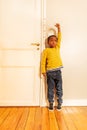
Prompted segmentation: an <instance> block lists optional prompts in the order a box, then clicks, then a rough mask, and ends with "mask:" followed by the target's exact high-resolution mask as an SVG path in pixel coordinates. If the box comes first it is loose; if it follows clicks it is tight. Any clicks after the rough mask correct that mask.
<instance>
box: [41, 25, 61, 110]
mask: <svg viewBox="0 0 87 130" xmlns="http://www.w3.org/2000/svg"><path fill="white" fill-rule="evenodd" d="M55 26H56V28H57V29H58V38H57V37H56V36H55V35H51V36H49V37H48V45H49V48H46V49H45V50H44V51H43V54H42V59H41V73H42V75H43V76H44V77H46V76H47V85H48V101H49V110H53V102H54V100H53V99H54V87H55V88H56V95H57V102H58V105H57V109H58V110H60V109H61V105H62V95H63V90H62V75H61V68H62V67H63V64H62V61H61V57H60V42H61V30H60V25H59V24H58V23H57V24H56V25H55Z"/></svg>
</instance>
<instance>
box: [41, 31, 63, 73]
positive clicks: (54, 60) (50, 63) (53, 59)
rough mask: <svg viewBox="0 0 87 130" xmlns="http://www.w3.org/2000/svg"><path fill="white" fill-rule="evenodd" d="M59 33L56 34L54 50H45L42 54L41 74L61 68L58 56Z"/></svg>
mask: <svg viewBox="0 0 87 130" xmlns="http://www.w3.org/2000/svg"><path fill="white" fill-rule="evenodd" d="M60 43H61V33H60V32H59V33H58V42H57V45H56V47H55V48H46V49H44V51H43V53H42V59H41V73H46V71H48V70H53V69H56V68H60V67H62V66H63V64H62V60H61V56H60Z"/></svg>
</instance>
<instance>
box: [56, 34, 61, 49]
mask: <svg viewBox="0 0 87 130" xmlns="http://www.w3.org/2000/svg"><path fill="white" fill-rule="evenodd" d="M60 46H61V32H59V33H58V42H57V47H58V48H60Z"/></svg>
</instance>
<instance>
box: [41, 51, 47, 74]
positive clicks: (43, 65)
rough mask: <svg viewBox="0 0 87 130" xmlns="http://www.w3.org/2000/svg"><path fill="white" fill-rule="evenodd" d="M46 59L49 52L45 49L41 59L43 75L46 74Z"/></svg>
mask: <svg viewBox="0 0 87 130" xmlns="http://www.w3.org/2000/svg"><path fill="white" fill-rule="evenodd" d="M46 59H47V50H46V49H45V50H44V51H43V53H42V57H41V73H46Z"/></svg>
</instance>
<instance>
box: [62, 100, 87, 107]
mask: <svg viewBox="0 0 87 130" xmlns="http://www.w3.org/2000/svg"><path fill="white" fill-rule="evenodd" d="M63 106H87V99H73V100H72V99H71V100H64V101H63Z"/></svg>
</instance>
